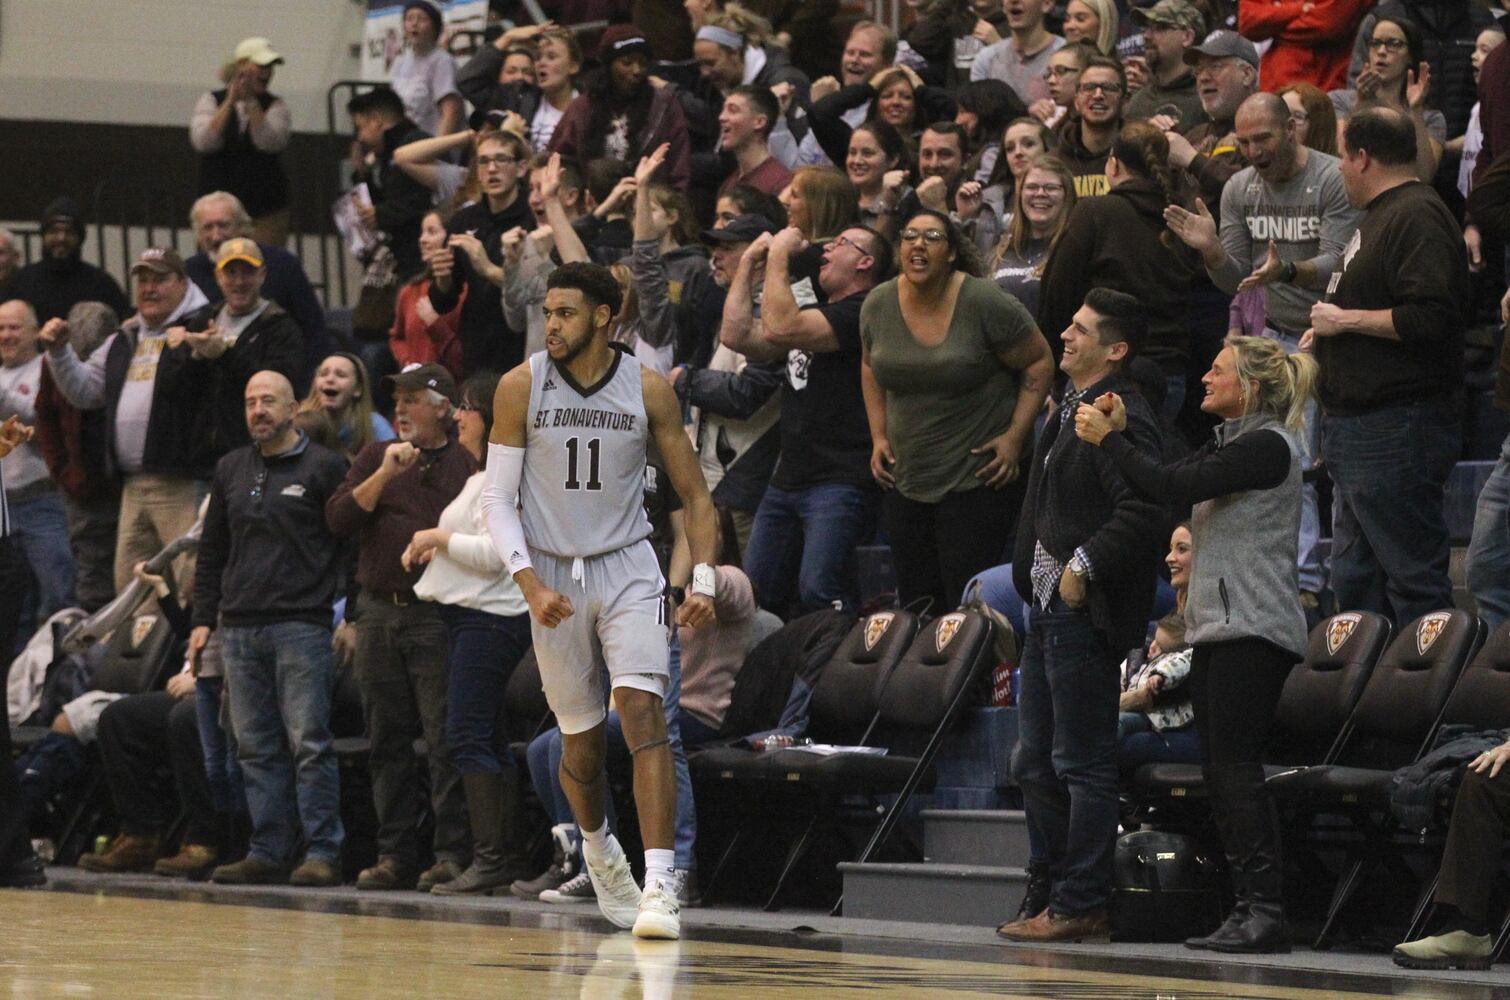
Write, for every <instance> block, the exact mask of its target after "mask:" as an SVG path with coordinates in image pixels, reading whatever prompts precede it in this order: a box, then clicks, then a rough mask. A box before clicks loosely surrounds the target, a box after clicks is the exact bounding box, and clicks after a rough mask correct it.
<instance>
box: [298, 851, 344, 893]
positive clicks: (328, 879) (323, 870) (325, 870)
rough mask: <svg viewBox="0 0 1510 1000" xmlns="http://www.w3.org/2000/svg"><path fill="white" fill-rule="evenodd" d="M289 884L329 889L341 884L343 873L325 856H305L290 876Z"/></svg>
mask: <svg viewBox="0 0 1510 1000" xmlns="http://www.w3.org/2000/svg"><path fill="white" fill-rule="evenodd" d="M288 884H289V885H298V886H304V887H305V888H309V889H329V888H331V887H332V886H337V885H340V884H341V873H340V871H339V870H337V868H336V866H335V865H333V864H331V863H330V862H329V861H326V860H324V859H323V858H305V859H304V863H303V864H302V865H300V866H299V867H298V868H295V869H294V873H293V874H292V875H290V876H289V878H288Z"/></svg>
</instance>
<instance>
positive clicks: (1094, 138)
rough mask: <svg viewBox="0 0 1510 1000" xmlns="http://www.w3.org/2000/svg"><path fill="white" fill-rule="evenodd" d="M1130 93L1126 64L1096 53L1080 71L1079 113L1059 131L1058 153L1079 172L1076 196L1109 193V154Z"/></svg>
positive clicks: (1086, 196)
mask: <svg viewBox="0 0 1510 1000" xmlns="http://www.w3.org/2000/svg"><path fill="white" fill-rule="evenodd" d="M1126 95H1127V77H1126V76H1125V75H1123V72H1122V64H1121V63H1119V62H1117V60H1115V59H1108V58H1107V57H1105V56H1094V57H1092V58H1091V59H1089V60H1088V61H1087V62H1086V65H1085V68H1084V69H1083V70H1081V71H1080V82H1079V83H1078V84H1077V85H1076V87H1075V113H1074V114H1073V115H1071V116H1070V119H1069V121H1067V122H1065V123H1064V126H1063V127H1062V128H1060V130H1059V148H1058V149H1056V150H1055V151H1054V155H1055V156H1057V157H1059V159H1061V160H1063V161H1064V164H1065V166H1067V167H1069V168H1070V173H1072V174H1074V175H1075V195H1076V196H1077V197H1080V198H1088V197H1091V196H1092V195H1100V194H1106V192H1107V191H1109V190H1111V186H1110V185H1109V184H1108V183H1107V180H1106V156H1107V154H1108V153H1109V152H1111V148H1112V143H1113V142H1115V141H1116V140H1117V133H1118V132H1120V131H1122V102H1123V101H1124V100H1125V99H1126Z"/></svg>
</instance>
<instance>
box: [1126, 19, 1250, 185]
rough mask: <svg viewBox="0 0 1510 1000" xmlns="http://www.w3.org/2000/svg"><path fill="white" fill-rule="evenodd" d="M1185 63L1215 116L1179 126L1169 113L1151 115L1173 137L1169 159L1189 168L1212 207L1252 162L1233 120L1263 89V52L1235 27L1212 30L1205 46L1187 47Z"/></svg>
mask: <svg viewBox="0 0 1510 1000" xmlns="http://www.w3.org/2000/svg"><path fill="white" fill-rule="evenodd" d="M1184 58H1185V65H1187V66H1194V67H1195V89H1196V93H1197V94H1199V95H1200V98H1201V107H1202V109H1204V110H1205V112H1206V116H1207V117H1208V118H1210V119H1211V120H1210V121H1208V122H1203V123H1202V124H1199V125H1196V126H1195V127H1194V128H1186V129H1184V131H1183V132H1181V131H1178V130H1177V129H1176V125H1177V123H1176V122H1175V121H1174V119H1173V118H1172V117H1170V116H1168V115H1159V116H1157V117H1155V118H1153V119H1152V122H1153V124H1155V125H1157V126H1158V127H1159V128H1161V129H1164V137H1165V138H1166V139H1168V140H1169V163H1170V166H1172V167H1174V168H1175V169H1176V170H1182V171H1184V172H1185V176H1186V178H1187V179H1188V181H1189V183H1191V184H1193V185H1194V186H1195V188H1196V193H1197V194H1198V195H1199V196H1200V197H1201V198H1204V199H1205V200H1206V204H1207V205H1216V204H1218V203H1219V202H1220V200H1221V197H1222V188H1223V187H1224V186H1225V185H1226V183H1227V181H1228V179H1229V178H1231V176H1232V175H1233V174H1235V173H1237V172H1238V171H1239V170H1241V169H1242V168H1243V167H1245V166H1246V165H1247V161H1246V160H1245V159H1244V158H1243V154H1242V152H1241V150H1239V149H1238V147H1237V138H1236V136H1235V134H1234V129H1235V125H1234V123H1233V119H1234V118H1235V117H1236V116H1237V109H1238V106H1239V105H1241V104H1242V103H1243V102H1244V101H1246V100H1247V99H1248V97H1249V95H1251V94H1253V93H1254V92H1255V91H1257V90H1258V50H1257V49H1256V48H1254V47H1253V43H1252V42H1250V41H1248V40H1247V39H1246V38H1244V37H1243V36H1242V35H1239V34H1238V33H1237V32H1235V31H1213V32H1212V33H1211V34H1209V35H1207V36H1206V40H1205V41H1204V42H1202V43H1201V44H1200V45H1195V46H1192V47H1190V48H1188V49H1186V50H1185V57H1184Z"/></svg>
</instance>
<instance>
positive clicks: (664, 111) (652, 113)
mask: <svg viewBox="0 0 1510 1000" xmlns="http://www.w3.org/2000/svg"><path fill="white" fill-rule="evenodd" d="M652 58H653V54H652V52H651V50H650V40H649V39H648V38H646V37H645V34H644V32H642V31H640V29H638V28H636V27H635V26H634V25H632V24H611V25H609V26H608V27H607V28H605V29H604V31H603V35H602V37H601V38H600V39H599V41H598V62H599V63H600V64H601V65H602V66H603V69H604V72H603V73H602V74H601V75H600V76H599V77H598V79H597V80H596V82H594V83H593V85H592V86H591V87H589V88H588V90H587V92H586V93H583V94H579V95H578V96H577V97H576V98H574V99H573V100H572V102H571V104H569V105H567V107H566V112H565V114H563V115H562V116H561V121H560V122H559V123H557V125H556V130H555V131H554V132H553V133H551V141H550V147H549V149H550V151H551V152H552V153H560V154H561V157H562V159H568V160H573V161H575V162H576V164H577V167H578V169H579V170H581V171H582V176H584V177H585V176H587V164H588V161H590V160H595V159H598V158H599V157H603V156H611V157H613V158H614V159H616V160H622V161H623V162H625V163H628V164H631V165H633V164H635V163H638V162H639V161H640V159H641V158H642V157H646V156H649V155H650V154H651V152H653V151H654V150H655V149H656V148H657V147H659V146H660V145H661V144H662V143H666V144H667V145H669V146H670V147H671V149H670V151H669V152H668V153H667V155H666V162H665V163H664V164H662V166H661V168H660V170H659V171H658V172H657V173H656V175H655V180H657V181H660V182H662V183H669V184H672V185H674V186H675V187H677V188H680V189H683V190H685V189H686V187H687V181H688V180H689V179H690V178H691V176H692V142H691V139H690V138H689V136H688V134H687V118H686V115H684V114H683V113H682V105H681V101H680V99H679V98H678V96H677V89H676V88H675V87H655V86H652V85H651V83H650V79H649V72H650V61H651V59H652ZM636 121H638V122H643V123H644V125H643V126H642V127H641V128H640V130H639V132H638V133H636V134H634V135H631V134H630V133H629V125H630V123H631V122H636Z"/></svg>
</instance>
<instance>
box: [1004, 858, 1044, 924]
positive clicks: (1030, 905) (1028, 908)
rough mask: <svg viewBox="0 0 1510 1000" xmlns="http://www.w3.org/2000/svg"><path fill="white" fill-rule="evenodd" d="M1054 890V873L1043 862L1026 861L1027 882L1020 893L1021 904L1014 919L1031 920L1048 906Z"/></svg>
mask: <svg viewBox="0 0 1510 1000" xmlns="http://www.w3.org/2000/svg"><path fill="white" fill-rule="evenodd" d="M1053 891H1054V873H1053V872H1052V871H1051V870H1050V869H1049V866H1048V864H1047V863H1045V862H1039V861H1030V862H1028V884H1027V887H1026V889H1024V890H1023V894H1022V905H1021V906H1019V907H1018V908H1017V916H1016V917H1014V918H1013V919H1014V920H1031V919H1033V918H1034V917H1036V916H1038V914H1040V913H1042V912H1043V911H1044V910H1046V909H1048V908H1049V896H1050V894H1051V893H1052V892H1053Z"/></svg>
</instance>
